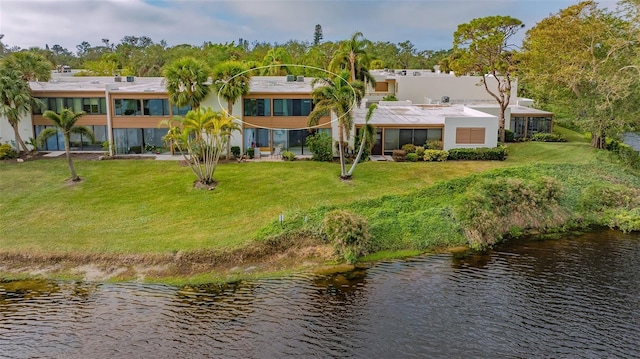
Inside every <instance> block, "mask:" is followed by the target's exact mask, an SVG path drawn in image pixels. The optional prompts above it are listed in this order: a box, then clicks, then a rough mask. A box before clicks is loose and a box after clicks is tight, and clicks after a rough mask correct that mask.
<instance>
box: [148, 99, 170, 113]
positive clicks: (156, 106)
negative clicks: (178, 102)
mask: <svg viewBox="0 0 640 359" xmlns="http://www.w3.org/2000/svg"><path fill="white" fill-rule="evenodd" d="M165 102H166V100H163V99H152V100H144V101H143V107H144V114H145V115H147V116H165V115H169V113H168V112H167V113H165V112H164V109H165V107H166V106H165V104H164V103H165Z"/></svg>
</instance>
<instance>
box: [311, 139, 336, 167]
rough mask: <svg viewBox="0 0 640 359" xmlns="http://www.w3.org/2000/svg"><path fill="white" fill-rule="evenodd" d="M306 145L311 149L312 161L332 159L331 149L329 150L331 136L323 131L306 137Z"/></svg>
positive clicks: (328, 160)
mask: <svg viewBox="0 0 640 359" xmlns="http://www.w3.org/2000/svg"><path fill="white" fill-rule="evenodd" d="M306 141H307V145H308V146H309V149H310V150H311V153H312V154H313V156H311V159H312V160H314V161H324V162H331V161H332V160H333V151H331V141H332V139H331V136H330V135H329V134H327V133H325V132H318V133H316V134H315V135H312V136H309V137H307V140H306Z"/></svg>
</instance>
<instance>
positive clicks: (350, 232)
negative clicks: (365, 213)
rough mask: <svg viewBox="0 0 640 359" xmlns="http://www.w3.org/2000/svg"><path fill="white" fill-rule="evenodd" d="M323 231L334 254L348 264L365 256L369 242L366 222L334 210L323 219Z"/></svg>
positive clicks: (345, 212)
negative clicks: (332, 247)
mask: <svg viewBox="0 0 640 359" xmlns="http://www.w3.org/2000/svg"><path fill="white" fill-rule="evenodd" d="M324 231H325V233H326V234H327V237H328V238H329V240H330V241H331V243H332V244H333V245H334V248H335V250H336V253H337V254H338V255H340V256H341V257H342V258H344V259H345V260H346V261H347V262H349V263H354V262H355V261H356V260H357V259H358V257H360V256H361V255H363V254H366V252H367V250H368V247H369V241H370V237H371V236H370V234H369V225H368V223H367V220H366V219H364V218H362V217H360V216H358V215H356V214H354V213H351V212H349V211H345V210H334V211H331V212H329V213H327V214H326V216H325V218H324Z"/></svg>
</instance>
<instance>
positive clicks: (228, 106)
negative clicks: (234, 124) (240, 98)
mask: <svg viewBox="0 0 640 359" xmlns="http://www.w3.org/2000/svg"><path fill="white" fill-rule="evenodd" d="M227 111H228V112H229V116H230V117H233V116H231V112H232V111H233V103H232V102H231V101H227ZM232 121H233V120H232ZM230 160H231V130H229V134H227V161H230Z"/></svg>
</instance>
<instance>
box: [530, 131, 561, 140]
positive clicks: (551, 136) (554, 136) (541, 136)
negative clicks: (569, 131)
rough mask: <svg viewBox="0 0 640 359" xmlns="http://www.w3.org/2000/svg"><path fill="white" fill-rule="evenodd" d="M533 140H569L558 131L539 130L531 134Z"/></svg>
mask: <svg viewBox="0 0 640 359" xmlns="http://www.w3.org/2000/svg"><path fill="white" fill-rule="evenodd" d="M531 141H538V142H567V139H566V138H565V137H564V136H563V135H561V134H558V133H544V132H539V133H536V134H534V135H533V136H531Z"/></svg>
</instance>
